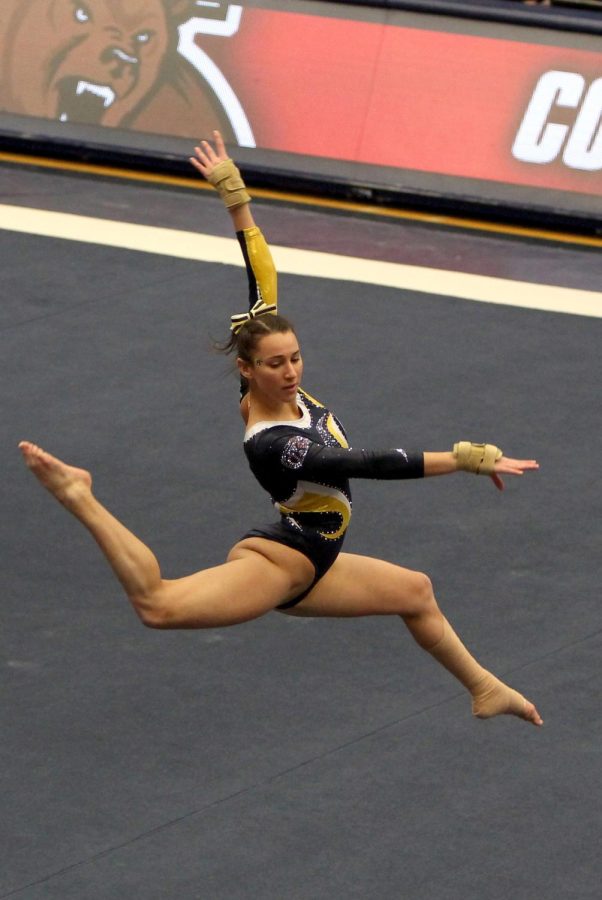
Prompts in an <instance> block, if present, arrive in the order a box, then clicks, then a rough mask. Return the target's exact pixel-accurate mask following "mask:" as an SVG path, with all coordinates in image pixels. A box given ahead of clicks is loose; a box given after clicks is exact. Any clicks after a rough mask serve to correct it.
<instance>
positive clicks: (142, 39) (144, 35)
mask: <svg viewBox="0 0 602 900" xmlns="http://www.w3.org/2000/svg"><path fill="white" fill-rule="evenodd" d="M152 37H153V32H152V31H140V32H138V34H137V35H136V37H135V40H136V41H137V42H138V43H139V44H148V42H149V41H150V39H151V38H152Z"/></svg>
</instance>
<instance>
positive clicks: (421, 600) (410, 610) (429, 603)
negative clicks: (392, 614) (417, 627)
mask: <svg viewBox="0 0 602 900" xmlns="http://www.w3.org/2000/svg"><path fill="white" fill-rule="evenodd" d="M404 587H405V591H404V594H405V596H404V603H403V612H402V613H401V615H402V616H404V617H405V616H421V615H424V614H425V613H431V612H433V610H434V609H436V607H437V602H436V600H435V594H434V591H433V583H432V581H431V579H430V578H429V576H428V575H426V574H425V573H424V572H412V573H411V576H410V585H409V588H410V589H409V591H408V584H407V582H406V583H405V585H404Z"/></svg>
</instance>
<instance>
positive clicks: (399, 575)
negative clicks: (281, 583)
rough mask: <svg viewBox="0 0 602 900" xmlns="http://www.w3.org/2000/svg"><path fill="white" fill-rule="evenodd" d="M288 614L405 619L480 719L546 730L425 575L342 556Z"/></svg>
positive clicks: (344, 554) (389, 564) (371, 561)
mask: <svg viewBox="0 0 602 900" xmlns="http://www.w3.org/2000/svg"><path fill="white" fill-rule="evenodd" d="M283 612H284V610H283ZM286 612H288V613H289V614H291V615H297V616H334V617H353V616H370V615H398V616H401V618H402V619H403V621H404V622H405V624H406V626H407V627H408V629H409V631H410V633H411V635H412V637H413V638H414V640H415V641H416V642H417V643H418V644H419V645H420V647H422V649H423V650H426V651H427V652H429V653H430V654H431V655H432V656H433V657H434V659H436V660H437V662H439V663H440V664H441V665H442V666H444V667H445V668H446V669H447V670H448V671H449V672H450V673H451V674H452V675H454V676H455V677H456V678H457V679H458V680H459V681H460V683H461V684H462V685H464V687H465V688H466V689H467V690H468V691H469V693H470V694H471V697H472V711H473V713H474V715H475V716H477V717H478V718H481V719H488V718H491V717H492V716H497V715H500V714H502V713H509V714H511V715H516V716H518V717H519V718H522V719H525V720H526V721H528V722H532V723H533V724H534V725H541V724H543V721H542V719H541V716H540V715H539V713H538V711H537V709H536V708H535V706H534V705H533V703H531V702H530V701H528V700H526V699H525V698H524V697H523V696H522V695H521V694H519V693H518V692H517V691H515V690H513V689H512V688H511V687H509V686H508V685H506V684H504V683H503V682H502V681H500V680H499V679H498V678H496V677H495V675H493V674H492V673H491V672H488V671H487V669H484V668H483V667H482V666H481V665H480V664H479V663H478V662H477V661H476V660H475V658H474V657H473V656H472V655H471V654H470V653H469V652H468V650H467V649H466V647H465V646H464V645H463V644H462V642H461V641H460V639H459V638H458V636H457V635H456V633H455V632H454V630H453V628H452V627H451V625H450V624H449V622H448V621H447V619H446V618H445V617H444V615H443V613H442V612H441V610H440V609H439V606H438V604H437V601H436V599H435V595H434V592H433V586H432V584H431V581H430V579H429V578H428V576H426V575H424V574H423V573H422V572H414V571H412V570H410V569H404V568H402V567H401V566H396V565H393V564H392V563H388V562H384V561H383V560H379V559H371V558H369V557H366V556H357V555H355V554H352V553H341V554H340V555H339V556H338V558H337V559H336V561H335V563H334V564H333V566H332V568H331V569H329V571H328V572H327V573H326V574H325V575H324V577H323V578H322V579H321V580H320V581H319V582H318V583H317V584H316V585H315V587H314V588H313V589H312V590H311V591H310V593H309V594H308V595H307V597H306V598H305V599H303V600H302V601H301V602H300V603H299V604H298V605H297V606H295V607H292V608H291V609H290V610H286Z"/></svg>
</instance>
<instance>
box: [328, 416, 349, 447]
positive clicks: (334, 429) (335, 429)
mask: <svg viewBox="0 0 602 900" xmlns="http://www.w3.org/2000/svg"><path fill="white" fill-rule="evenodd" d="M326 427H327V428H328V430H329V432H330V433H331V435H332V436H333V438H334V439H335V441H336V442H337V443H338V444H339V445H340V446H341V447H343V449H344V450H347V449H348V447H349V443H348V442H347V439H346V437H345V435H344V434H343V432H342V431H341V429H340V428H339V426H338V425H337V421H336V419H335V417H334V416H333V414H332V413H329V414H328V418H327V419H326Z"/></svg>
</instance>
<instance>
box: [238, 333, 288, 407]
mask: <svg viewBox="0 0 602 900" xmlns="http://www.w3.org/2000/svg"><path fill="white" fill-rule="evenodd" d="M238 365H239V369H240V371H241V373H242V374H243V375H244V377H245V378H246V379H247V380H248V382H249V387H250V389H251V390H252V391H258V392H259V393H260V394H262V395H263V396H264V397H265V399H266V400H268V401H269V402H271V403H282V402H284V403H286V402H288V401H290V400H294V399H295V397H296V394H297V388H298V387H299V385H300V383H301V376H302V374H303V360H302V359H301V351H300V350H299V342H298V340H297V337H296V335H295V334H294V332H292V331H285V332H282V333H277V334H266V335H264V337H262V338H260V340H259V341H258V342H257V347H256V348H255V352H254V353H253V359H252V362H250V363H246V362H244V361H243V360H239V361H238Z"/></svg>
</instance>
